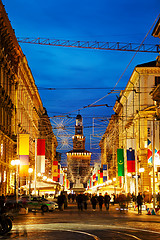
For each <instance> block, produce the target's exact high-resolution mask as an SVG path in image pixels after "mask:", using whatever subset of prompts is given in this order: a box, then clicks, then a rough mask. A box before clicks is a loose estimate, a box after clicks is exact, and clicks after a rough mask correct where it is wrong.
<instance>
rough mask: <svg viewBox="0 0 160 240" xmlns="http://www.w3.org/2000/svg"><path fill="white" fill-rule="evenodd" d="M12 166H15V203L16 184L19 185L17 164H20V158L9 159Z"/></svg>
mask: <svg viewBox="0 0 160 240" xmlns="http://www.w3.org/2000/svg"><path fill="white" fill-rule="evenodd" d="M11 165H12V166H16V171H15V196H16V203H18V186H19V176H18V175H19V173H18V166H19V165H20V160H18V159H17V160H12V161H11Z"/></svg>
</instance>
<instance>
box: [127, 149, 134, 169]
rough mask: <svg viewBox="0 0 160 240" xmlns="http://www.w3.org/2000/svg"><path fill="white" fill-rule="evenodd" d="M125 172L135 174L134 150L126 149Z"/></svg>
mask: <svg viewBox="0 0 160 240" xmlns="http://www.w3.org/2000/svg"><path fill="white" fill-rule="evenodd" d="M127 172H135V150H134V149H132V148H129V149H127Z"/></svg>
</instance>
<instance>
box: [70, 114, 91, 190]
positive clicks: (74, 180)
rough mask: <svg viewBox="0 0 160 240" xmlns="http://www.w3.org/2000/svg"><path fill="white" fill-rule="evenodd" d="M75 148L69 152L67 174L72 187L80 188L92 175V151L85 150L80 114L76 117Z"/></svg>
mask: <svg viewBox="0 0 160 240" xmlns="http://www.w3.org/2000/svg"><path fill="white" fill-rule="evenodd" d="M72 139H73V150H71V151H69V152H68V153H67V163H68V170H67V173H68V174H67V175H68V179H69V181H70V183H71V188H72V187H73V188H75V189H80V188H82V189H83V188H86V187H87V181H88V179H89V177H90V161H91V152H89V151H87V150H85V137H84V136H83V123H82V116H81V115H80V114H78V115H77V117H76V125H75V135H74V136H73V137H72Z"/></svg>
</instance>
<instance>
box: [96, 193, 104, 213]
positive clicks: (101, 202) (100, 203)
mask: <svg viewBox="0 0 160 240" xmlns="http://www.w3.org/2000/svg"><path fill="white" fill-rule="evenodd" d="M97 200H98V203H99V210H100V211H102V205H103V196H102V193H100V194H99V196H98V198H97Z"/></svg>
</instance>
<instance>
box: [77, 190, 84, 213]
mask: <svg viewBox="0 0 160 240" xmlns="http://www.w3.org/2000/svg"><path fill="white" fill-rule="evenodd" d="M77 206H78V210H79V211H83V194H82V193H79V194H78V195H77Z"/></svg>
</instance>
